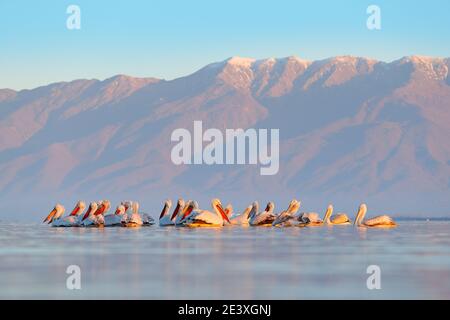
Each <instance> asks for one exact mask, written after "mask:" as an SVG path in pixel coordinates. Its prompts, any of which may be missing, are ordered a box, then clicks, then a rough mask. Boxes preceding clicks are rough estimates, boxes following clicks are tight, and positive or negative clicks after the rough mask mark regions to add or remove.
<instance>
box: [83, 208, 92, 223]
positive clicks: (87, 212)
mask: <svg viewBox="0 0 450 320" xmlns="http://www.w3.org/2000/svg"><path fill="white" fill-rule="evenodd" d="M91 212H92V206H89V209H88V210H87V211H86V213H85V214H84V216H83V219H81V221H84V220H86V218H87V217H89V215H90V214H91Z"/></svg>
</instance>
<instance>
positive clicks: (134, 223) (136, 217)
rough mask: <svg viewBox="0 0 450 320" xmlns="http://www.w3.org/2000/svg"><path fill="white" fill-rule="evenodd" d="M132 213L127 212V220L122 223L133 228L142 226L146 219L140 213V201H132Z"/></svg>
mask: <svg viewBox="0 0 450 320" xmlns="http://www.w3.org/2000/svg"><path fill="white" fill-rule="evenodd" d="M131 210H132V211H131V213H130V214H127V217H126V219H125V221H124V222H123V223H122V226H124V227H128V228H133V227H140V226H142V225H144V221H143V219H142V217H141V215H140V214H139V203H138V202H132V203H131Z"/></svg>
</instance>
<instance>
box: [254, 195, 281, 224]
mask: <svg viewBox="0 0 450 320" xmlns="http://www.w3.org/2000/svg"><path fill="white" fill-rule="evenodd" d="M274 208H275V204H274V203H273V202H272V201H271V202H269V203H268V204H267V206H266V209H265V210H264V211H262V212H260V213H258V214H255V215H253V218H251V219H250V222H249V223H250V225H251V226H254V227H256V226H261V227H268V226H272V223H273V222H274V221H275V219H276V218H277V215H276V214H275V213H273V209H274Z"/></svg>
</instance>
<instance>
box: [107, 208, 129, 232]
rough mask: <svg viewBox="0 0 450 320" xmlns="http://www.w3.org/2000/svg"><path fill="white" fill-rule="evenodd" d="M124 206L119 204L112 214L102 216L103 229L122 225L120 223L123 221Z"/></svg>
mask: <svg viewBox="0 0 450 320" xmlns="http://www.w3.org/2000/svg"><path fill="white" fill-rule="evenodd" d="M125 212H126V210H125V206H124V205H122V204H120V205H118V206H117V209H116V211H115V212H114V214H108V215H106V216H104V219H105V227H118V226H121V225H122V222H123V221H124V220H125V218H126V216H125Z"/></svg>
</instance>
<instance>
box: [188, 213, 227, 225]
mask: <svg viewBox="0 0 450 320" xmlns="http://www.w3.org/2000/svg"><path fill="white" fill-rule="evenodd" d="M192 223H205V224H222V223H223V220H222V219H221V218H220V217H219V216H218V215H217V214H215V213H212V212H211V211H208V210H196V211H192V213H191V214H190V215H189V216H188V217H187V218H186V224H192Z"/></svg>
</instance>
